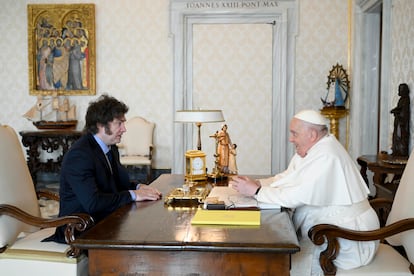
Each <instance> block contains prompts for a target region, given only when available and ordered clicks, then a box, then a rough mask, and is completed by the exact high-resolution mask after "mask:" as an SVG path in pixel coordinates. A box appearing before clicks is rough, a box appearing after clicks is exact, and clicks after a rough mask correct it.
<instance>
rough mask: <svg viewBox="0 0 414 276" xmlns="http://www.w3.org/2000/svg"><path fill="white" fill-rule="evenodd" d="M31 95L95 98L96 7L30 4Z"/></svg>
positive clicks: (91, 5)
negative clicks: (86, 96)
mask: <svg viewBox="0 0 414 276" xmlns="http://www.w3.org/2000/svg"><path fill="white" fill-rule="evenodd" d="M27 14H28V46H29V51H28V54H29V93H30V95H52V94H54V95H56V94H57V95H95V93H96V92H95V59H96V55H95V5H94V4H29V5H28V6H27Z"/></svg>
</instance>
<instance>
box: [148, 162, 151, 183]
mask: <svg viewBox="0 0 414 276" xmlns="http://www.w3.org/2000/svg"><path fill="white" fill-rule="evenodd" d="M151 179H152V168H151V165H148V166H147V184H150V182H151Z"/></svg>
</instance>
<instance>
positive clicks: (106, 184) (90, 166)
mask: <svg viewBox="0 0 414 276" xmlns="http://www.w3.org/2000/svg"><path fill="white" fill-rule="evenodd" d="M127 112H128V107H127V106H126V105H125V104H124V103H122V102H120V101H118V100H117V99H115V98H113V97H110V96H107V95H103V96H101V97H100V98H98V100H97V101H95V102H92V103H90V105H89V107H88V110H87V112H86V116H85V128H84V132H85V134H84V135H83V136H82V137H81V138H80V139H79V140H78V141H76V142H75V143H74V144H73V145H72V146H71V148H70V149H69V151H68V152H67V153H66V154H65V156H64V158H63V162H62V169H61V174H60V190H59V195H60V207H59V208H60V209H59V216H65V215H70V214H74V213H88V214H90V215H91V216H92V217H93V219H94V221H95V223H96V222H98V221H99V220H101V219H103V218H104V217H106V216H107V215H109V214H110V213H111V212H113V211H114V210H116V209H117V208H119V207H121V206H123V205H125V204H128V203H130V202H134V201H143V200H158V199H160V198H161V193H160V192H159V191H158V190H156V189H154V188H152V187H150V186H148V185H145V184H142V185H141V184H138V185H136V184H133V183H131V182H130V180H129V176H128V173H127V171H126V169H125V168H124V167H123V166H122V165H121V163H120V162H119V151H118V147H117V146H116V144H117V143H119V142H120V141H121V137H122V134H123V133H124V132H125V131H126V129H125V114H126V113H127ZM64 229H65V228H64V227H58V228H57V229H56V233H55V235H54V236H52V237H51V238H49V239H48V240H54V241H57V242H61V243H65V238H64Z"/></svg>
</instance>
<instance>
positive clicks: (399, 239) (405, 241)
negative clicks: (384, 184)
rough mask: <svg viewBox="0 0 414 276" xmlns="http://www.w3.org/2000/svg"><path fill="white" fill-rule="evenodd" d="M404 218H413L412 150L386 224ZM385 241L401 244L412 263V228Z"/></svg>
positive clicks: (413, 246)
mask: <svg viewBox="0 0 414 276" xmlns="http://www.w3.org/2000/svg"><path fill="white" fill-rule="evenodd" d="M406 218H414V151H413V152H412V153H411V155H410V158H409V159H408V162H407V165H406V167H405V169H404V172H403V175H402V176H401V180H400V183H399V185H398V189H397V192H396V193H395V197H394V201H393V204H392V208H391V212H390V214H389V216H388V220H387V225H388V224H391V223H393V222H396V221H398V220H401V219H406ZM387 241H388V242H389V243H390V244H392V245H402V246H403V247H404V249H405V251H406V252H407V257H408V259H409V260H410V262H411V263H412V264H414V230H410V231H405V232H403V233H401V234H398V235H394V236H392V237H390V238H387Z"/></svg>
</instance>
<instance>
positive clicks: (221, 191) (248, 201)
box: [205, 186, 280, 209]
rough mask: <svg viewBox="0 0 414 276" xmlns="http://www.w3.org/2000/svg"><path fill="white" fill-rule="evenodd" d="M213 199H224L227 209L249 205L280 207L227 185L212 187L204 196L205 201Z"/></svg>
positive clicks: (264, 207)
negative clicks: (205, 196) (260, 200)
mask: <svg viewBox="0 0 414 276" xmlns="http://www.w3.org/2000/svg"><path fill="white" fill-rule="evenodd" d="M213 199H215V200H217V201H224V204H225V205H226V208H227V209H230V208H249V207H257V208H259V209H280V205H278V204H270V203H263V202H258V201H257V200H256V199H255V198H254V197H251V196H245V195H242V194H240V193H239V192H238V191H236V190H235V189H233V188H231V187H229V186H216V187H213V189H211V191H210V193H209V195H208V197H207V198H206V202H209V201H212V200H213ZM213 201H214V200H213ZM205 209H206V208H205Z"/></svg>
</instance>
